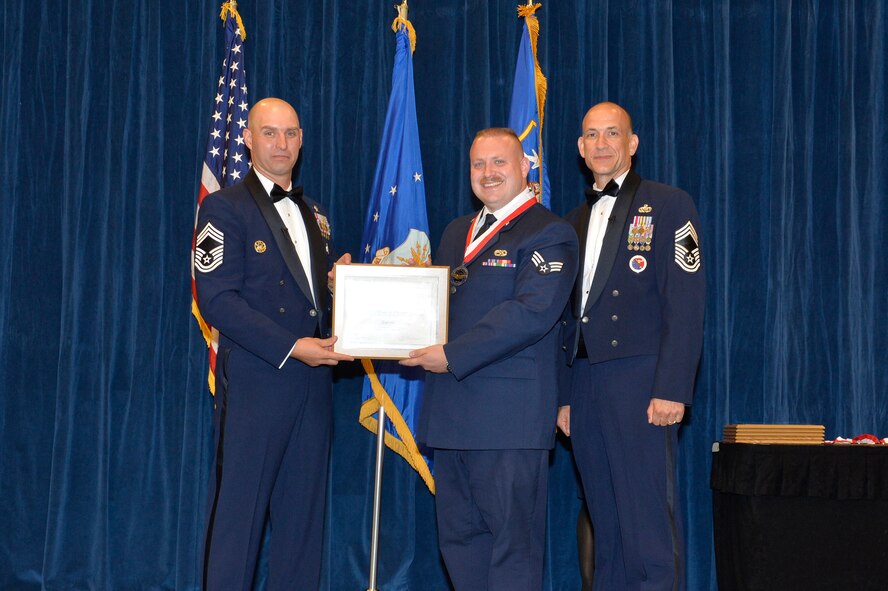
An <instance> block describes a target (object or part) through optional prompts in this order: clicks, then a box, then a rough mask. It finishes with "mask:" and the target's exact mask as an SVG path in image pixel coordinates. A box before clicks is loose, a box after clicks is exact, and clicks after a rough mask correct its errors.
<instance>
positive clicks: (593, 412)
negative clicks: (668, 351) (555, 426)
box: [570, 355, 685, 591]
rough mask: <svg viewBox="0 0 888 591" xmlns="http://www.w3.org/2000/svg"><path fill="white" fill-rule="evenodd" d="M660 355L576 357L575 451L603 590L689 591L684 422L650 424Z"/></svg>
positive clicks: (573, 391) (572, 421) (573, 394)
mask: <svg viewBox="0 0 888 591" xmlns="http://www.w3.org/2000/svg"><path fill="white" fill-rule="evenodd" d="M656 362H657V358H656V356H653V355H651V356H639V357H629V358H625V359H617V360H612V361H605V362H601V363H595V364H589V362H588V360H586V359H577V360H576V361H574V364H573V368H572V372H571V381H572V383H571V408H570V428H571V440H572V441H573V453H574V457H575V459H576V462H577V467H578V468H579V471H580V476H581V478H582V481H583V488H584V490H585V494H586V503H587V506H588V508H589V514H590V516H591V518H592V524H593V527H594V529H595V579H594V589H595V590H596V591H620V590H623V589H626V590H631V591H683V590H684V588H685V586H684V539H683V532H682V522H681V512H680V508H679V491H678V486H677V481H676V472H675V465H676V464H675V450H676V443H677V434H678V425H675V426H670V427H658V426H654V425H650V424H648V422H647V408H648V405H649V404H650V399H651V388H652V384H653V381H654V371H655V368H656Z"/></svg>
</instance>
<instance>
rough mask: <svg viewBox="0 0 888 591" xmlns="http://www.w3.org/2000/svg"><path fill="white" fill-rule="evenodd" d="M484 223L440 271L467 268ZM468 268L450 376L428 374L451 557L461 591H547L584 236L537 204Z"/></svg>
mask: <svg viewBox="0 0 888 591" xmlns="http://www.w3.org/2000/svg"><path fill="white" fill-rule="evenodd" d="M474 217H475V216H466V217H462V218H459V219H457V220H455V221H453V222H452V223H451V224H450V225H449V226H448V227H447V229H446V230H445V231H444V236H443V238H442V239H441V245H440V246H439V247H438V251H437V256H436V264H439V265H448V266H449V267H451V269H454V268H456V267H458V266H460V265H461V264H462V263H463V260H464V252H465V247H466V237H467V234H468V232H469V230H470V227H471V224H472V220H473V218H474ZM467 268H468V278H467V280H466V281H465V283H463V284H462V285H458V286H455V289H456V291H455V292H454V293H452V294H451V296H450V311H449V319H450V324H449V331H448V340H449V342H448V343H447V344H446V345H444V352H445V354H446V356H447V360H448V363H449V366H450V370H451V372H450V373H445V374H431V373H430V374H427V376H426V389H425V393H424V398H423V406H422V410H421V413H420V424H419V429H418V431H419V439H420V441H423V442H425V443H426V445H428V446H429V447H432V448H435V482H436V485H437V494H436V498H435V505H436V508H437V519H438V540H439V545H440V549H441V555H442V556H443V557H444V562H445V564H446V565H447V571H448V573H449V574H450V579H451V582H452V583H453V586H454V588H455V589H457V591H480V590H483V591H504V590H508V591H538V590H539V589H540V588H541V587H542V584H543V582H542V578H543V556H544V549H545V526H546V501H547V498H548V497H547V486H548V450H549V448H551V447H552V446H553V443H554V423H555V418H556V413H557V387H556V379H557V372H558V367H557V361H558V358H559V353H560V343H561V336H560V328H561V325H560V323H559V321H558V320H559V316H560V313H561V310H562V309H563V308H564V306H565V304H566V302H567V299H568V297H569V294H570V290H571V286H572V285H573V282H574V278H575V276H576V272H577V240H576V235H575V233H574V231H573V229H572V228H571V227H570V226H569V225H568V224H566V223H565V222H563V221H562V220H560V219H559V218H558V217H557V216H555V215H554V214H552V213H551V212H549V211H548V210H547V209H545V208H544V207H543V206H542V205H539V204H534V205H532V206H531V207H530V208H529V209H528V210H526V211H525V212H524V213H522V214H519V215H518V216H517V217H515V218H514V219H513V220H512V221H510V222H509V223H508V225H505V226H503V227H502V228H501V229H500V230H499V232H498V233H497V234H495V235H494V236H493V238H492V239H491V240H490V242H489V243H488V244H487V245H486V246H485V248H484V249H483V250H482V251H481V252H479V253H478V255H477V256H476V257H475V258H474V259H472V260H471V261H470V262H469V264H468V265H467Z"/></svg>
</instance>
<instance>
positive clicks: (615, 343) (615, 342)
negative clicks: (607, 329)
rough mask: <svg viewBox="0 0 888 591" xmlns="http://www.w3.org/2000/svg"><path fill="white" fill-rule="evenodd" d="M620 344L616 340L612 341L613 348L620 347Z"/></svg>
mask: <svg viewBox="0 0 888 591" xmlns="http://www.w3.org/2000/svg"><path fill="white" fill-rule="evenodd" d="M619 344H620V343H618V342H617V339H614V340H612V341H611V347H616V346H617V345H619Z"/></svg>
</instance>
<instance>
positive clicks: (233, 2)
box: [219, 0, 247, 41]
mask: <svg viewBox="0 0 888 591" xmlns="http://www.w3.org/2000/svg"><path fill="white" fill-rule="evenodd" d="M229 13H230V14H233V15H234V20H236V21H237V28H238V29H239V30H240V36H241V41H246V40H247V30H246V29H244V21H242V20H241V16H240V13H239V12H238V11H237V0H230V1H229V2H225V3H224V4H222V12H220V13H219V18H221V19H222V22H225V19H227V18H228V15H229Z"/></svg>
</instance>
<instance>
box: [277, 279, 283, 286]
mask: <svg viewBox="0 0 888 591" xmlns="http://www.w3.org/2000/svg"><path fill="white" fill-rule="evenodd" d="M278 285H280V286H281V287H283V286H284V280H283V279H281V281H280V283H278Z"/></svg>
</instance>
